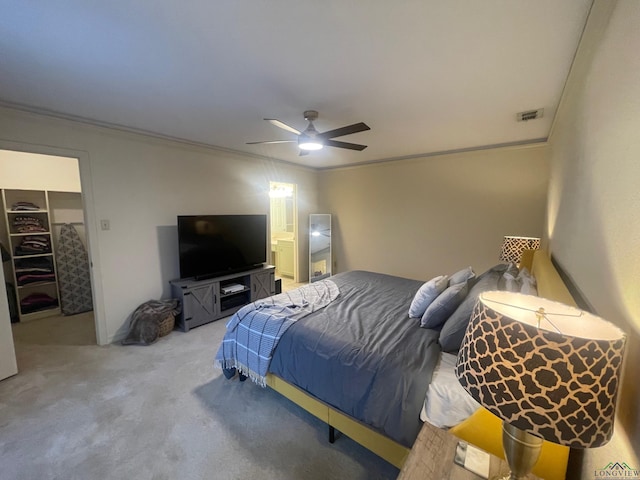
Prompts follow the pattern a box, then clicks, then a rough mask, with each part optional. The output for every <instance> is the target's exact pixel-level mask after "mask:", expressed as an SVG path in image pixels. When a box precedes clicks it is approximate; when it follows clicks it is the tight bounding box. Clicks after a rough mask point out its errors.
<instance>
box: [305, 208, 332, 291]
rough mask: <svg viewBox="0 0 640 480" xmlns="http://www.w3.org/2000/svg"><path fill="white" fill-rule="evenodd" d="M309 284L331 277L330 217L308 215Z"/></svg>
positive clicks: (325, 215)
mask: <svg viewBox="0 0 640 480" xmlns="http://www.w3.org/2000/svg"><path fill="white" fill-rule="evenodd" d="M309 225H310V229H309V282H317V281H318V280H322V279H324V278H327V277H330V276H331V215H330V214H318V213H312V214H311V215H309Z"/></svg>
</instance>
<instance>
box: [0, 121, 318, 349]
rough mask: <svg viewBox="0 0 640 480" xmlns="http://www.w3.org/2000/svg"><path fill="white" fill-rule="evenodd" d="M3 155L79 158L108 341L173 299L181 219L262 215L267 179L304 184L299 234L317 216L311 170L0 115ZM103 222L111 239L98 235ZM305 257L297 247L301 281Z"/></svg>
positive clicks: (305, 252)
mask: <svg viewBox="0 0 640 480" xmlns="http://www.w3.org/2000/svg"><path fill="white" fill-rule="evenodd" d="M0 148H4V149H11V148H13V149H18V150H26V151H36V152H38V153H53V154H56V155H59V156H77V157H79V158H80V174H81V179H82V191H83V195H84V197H85V207H86V209H87V233H88V239H89V247H90V252H91V256H92V260H93V268H94V272H95V275H94V278H96V279H98V284H97V285H96V295H97V296H98V298H96V313H97V314H98V316H99V317H101V318H102V319H103V326H102V327H103V328H102V331H100V329H99V332H98V335H99V336H100V338H101V340H102V341H112V340H114V339H118V338H120V337H121V336H122V335H123V334H124V333H126V327H127V319H128V317H129V315H130V314H131V312H132V311H133V310H134V309H135V308H136V307H137V306H138V305H139V304H141V303H143V302H145V301H147V300H149V299H150V298H162V297H168V296H169V294H170V291H169V284H168V282H169V280H170V279H172V278H176V277H177V276H178V256H177V230H176V216H177V215H179V214H199V213H213V214H215V213H265V214H266V213H268V211H269V197H268V191H269V181H270V180H273V181H281V182H288V183H295V184H297V185H298V187H299V205H298V208H299V214H300V218H301V219H302V221H301V224H300V229H302V231H304V232H306V229H307V227H308V221H306V220H305V219H307V218H308V214H309V213H310V212H311V211H315V210H316V209H317V207H316V177H315V172H314V171H312V170H309V169H305V168H301V167H294V166H291V165H289V164H285V163H282V162H277V161H269V160H264V159H259V158H254V157H249V156H244V155H238V154H233V153H228V152H224V151H220V150H213V149H205V148H201V147H195V146H190V145H187V144H182V143H177V142H173V141H167V140H162V139H156V138H152V137H148V136H141V135H136V134H132V133H126V132H120V131H116V130H110V129H105V128H100V127H94V126H89V125H83V124H80V123H76V122H71V121H66V120H60V119H54V118H51V117H45V116H41V115H34V114H30V113H25V112H18V111H15V110H10V109H0ZM101 219H107V220H109V221H110V224H111V229H110V230H108V231H102V230H100V229H99V220H101ZM302 238H306V233H305V234H304V235H303V237H302ZM307 255H308V249H307V246H306V242H301V247H300V258H301V259H303V261H301V262H300V275H301V277H302V278H306V277H307V276H308V271H307V269H308V266H307V265H308V264H307V262H306V260H305V259H306V258H307ZM98 326H99V327H100V325H98Z"/></svg>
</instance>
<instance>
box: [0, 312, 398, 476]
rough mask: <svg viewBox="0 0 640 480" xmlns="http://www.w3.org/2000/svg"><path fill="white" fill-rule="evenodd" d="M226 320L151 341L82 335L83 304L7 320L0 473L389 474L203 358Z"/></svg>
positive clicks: (367, 455) (86, 319) (86, 322)
mask: <svg viewBox="0 0 640 480" xmlns="http://www.w3.org/2000/svg"><path fill="white" fill-rule="evenodd" d="M224 324H225V320H224V319H223V320H221V321H218V322H214V323H211V324H208V325H204V326H201V327H198V328H196V329H193V330H191V331H190V332H189V333H182V332H177V331H174V332H172V333H171V334H169V335H168V336H167V337H164V338H162V339H160V340H159V341H158V342H157V343H155V344H154V345H152V346H148V347H142V346H126V347H124V346H120V345H110V346H106V347H98V346H95V345H93V344H94V342H95V340H94V336H93V335H94V334H93V326H92V325H93V320H92V318H91V316H90V315H89V316H87V315H86V314H81V315H75V316H72V317H57V318H54V319H42V320H36V321H32V322H28V323H24V324H16V325H14V338H15V341H16V350H17V356H18V367H19V369H20V373H19V374H18V375H17V376H14V377H12V378H9V379H6V380H3V381H2V382H0V478H2V479H3V480H10V479H11V480H12V479H25V480H26V479H29V480H32V479H39V480H44V479H54V478H55V479H65V480H66V479H83V480H86V479H100V480H103V479H127V480H129V479H136V480H144V479H153V480H161V479H186V480H189V479H225V480H226V479H260V480H270V479H274V480H276V479H277V480H283V479H311V480H313V479H394V478H396V476H397V474H398V470H397V469H396V468H395V467H393V466H392V465H390V464H388V463H386V462H385V461H384V460H382V459H380V458H379V457H377V456H376V455H374V454H372V453H371V452H369V451H367V450H366V449H364V448H363V447H361V446H359V445H357V444H356V443H355V442H353V441H351V440H350V439H349V438H346V437H344V436H340V437H338V439H337V441H336V443H335V444H333V445H331V444H329V443H328V441H327V427H326V425H324V424H323V423H322V422H320V421H319V420H317V419H316V418H315V417H313V416H311V415H309V414H308V413H306V412H305V411H304V410H302V409H300V408H299V407H297V406H296V405H294V404H292V403H291V402H289V401H288V400H286V399H284V398H283V397H281V396H280V395H278V394H277V393H275V392H273V391H271V390H270V389H262V388H260V387H258V386H256V385H254V384H253V383H251V381H246V382H244V383H240V382H238V381H237V380H234V381H227V380H226V379H225V378H224V377H223V376H222V375H221V372H220V371H218V370H215V369H214V368H213V366H212V359H213V357H214V355H215V351H216V349H217V347H218V345H219V343H220V341H221V339H222V335H223V333H224Z"/></svg>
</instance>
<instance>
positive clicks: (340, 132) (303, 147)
mask: <svg viewBox="0 0 640 480" xmlns="http://www.w3.org/2000/svg"><path fill="white" fill-rule="evenodd" d="M317 118H318V112H316V111H315V110H306V111H305V112H304V119H305V120H307V121H308V122H309V125H308V126H307V128H306V130H304V131H303V132H300V131H298V130H296V129H295V128H293V127H290V126H289V125H287V124H286V123H284V122H281V121H280V120H276V119H275V118H265V120H266V121H267V122H269V123H271V124H272V125H275V126H276V127H279V128H282V129H283V130H286V131H288V132H291V133H295V134H296V135H298V139H297V140H272V141H267V142H247V145H259V144H267V143H297V144H298V148H300V155H308V154H309V152H310V151H312V150H320V149H321V148H323V147H338V148H346V149H349V150H358V151H362V150H364V149H365V148H367V146H366V145H359V144H357V143H349V142H340V141H338V140H333V139H334V138H335V137H343V136H345V135H351V134H352V133H358V132H364V131H366V130H371V128H369V126H368V125H367V124H366V123H363V122H360V123H354V124H353V125H347V126H346V127H341V128H336V129H334V130H329V131H327V132H322V133H320V132H318V131H317V130H316V128H315V127H314V126H313V121H314V120H316V119H317Z"/></svg>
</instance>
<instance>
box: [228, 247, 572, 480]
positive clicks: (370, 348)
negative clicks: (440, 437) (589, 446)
mask: <svg viewBox="0 0 640 480" xmlns="http://www.w3.org/2000/svg"><path fill="white" fill-rule="evenodd" d="M521 267H526V268H528V270H529V271H531V272H532V273H533V276H534V277H535V278H536V280H537V289H538V292H539V294H540V295H542V296H546V297H548V298H552V299H555V300H558V301H562V302H563V303H569V304H573V299H572V298H571V295H570V294H569V293H568V291H567V289H566V287H565V286H564V284H563V283H562V281H561V279H560V277H559V275H558V274H557V272H556V271H555V268H554V267H553V265H552V264H551V261H550V260H549V258H548V256H547V255H546V253H545V252H543V251H537V252H536V253H535V255H534V254H533V252H530V253H528V254H527V255H525V257H524V259H523V262H522V265H521ZM505 269H506V266H501V265H498V266H496V267H494V268H492V269H489V270H487V271H486V272H484V273H482V274H481V275H479V276H477V277H476V278H472V279H471V280H468V281H467V280H464V282H465V284H466V285H465V287H464V288H465V289H466V290H465V289H463V288H460V290H463V293H462V294H460V295H462V300H461V301H460V302H459V303H458V304H456V306H455V307H453V311H451V310H446V309H444V310H443V312H440V314H445V313H446V316H447V318H446V319H445V323H444V326H442V325H437V328H421V327H420V320H419V319H418V320H416V319H413V318H409V315H408V309H409V305H410V304H412V300H413V299H414V297H415V296H416V293H417V292H418V291H419V290H420V289H421V286H423V285H424V284H425V282H422V281H415V280H409V279H404V278H399V277H393V276H388V275H383V274H376V273H371V272H361V271H356V272H345V273H343V274H338V275H335V276H333V277H331V279H330V280H326V281H323V282H334V284H335V286H336V287H337V289H338V290H339V296H338V298H336V299H331V300H329V301H327V302H326V303H325V304H323V305H322V307H321V308H318V309H314V311H312V312H309V313H305V314H304V315H301V316H300V318H299V319H297V321H295V322H292V323H291V324H290V325H288V326H287V329H286V331H284V333H282V334H281V337H280V338H279V343H278V344H277V347H276V348H275V349H274V350H273V354H272V358H271V359H270V363H269V365H268V371H266V372H265V373H264V376H263V377H261V378H262V379H263V382H262V383H264V384H266V385H268V386H269V387H271V388H272V389H274V390H275V391H277V392H279V393H280V394H282V395H284V396H285V397H287V398H288V399H290V400H291V401H293V402H294V403H296V404H298V405H299V406H301V407H302V408H304V409H305V410H307V411H308V412H310V413H311V414H313V415H315V416H316V417H318V418H319V419H321V420H322V421H324V422H325V423H326V424H327V425H328V426H329V437H330V441H333V440H334V432H335V430H338V431H340V432H342V433H343V434H344V435H346V436H348V437H350V438H352V439H353V440H355V441H356V442H358V443H360V444H361V445H363V446H364V447H365V448H368V449H369V450H371V451H373V452H374V453H376V454H378V455H379V456H381V457H382V458H384V459H385V460H387V461H388V462H390V463H392V464H393V465H395V466H397V467H398V468H401V467H402V465H403V463H404V461H405V459H406V457H407V455H408V453H409V450H410V448H411V446H412V444H413V441H414V440H415V438H416V437H417V435H418V432H419V431H420V428H421V427H422V421H421V420H420V413H421V411H422V410H423V408H424V404H425V393H426V392H427V390H428V388H429V384H430V382H431V379H432V375H433V372H434V370H435V368H436V366H437V365H438V363H439V358H440V355H441V352H442V350H449V351H450V352H451V351H452V348H454V347H455V341H454V342H453V343H452V342H451V338H453V337H456V336H458V337H460V340H461V336H462V335H463V334H464V328H465V326H466V324H461V325H459V324H456V325H455V329H454V330H452V328H453V327H451V328H449V330H448V333H447V335H449V337H448V336H446V335H445V334H444V332H445V331H447V327H450V325H449V323H448V322H450V321H452V319H453V318H454V317H456V315H457V318H460V317H461V315H462V316H464V315H467V313H466V312H467V311H468V310H469V309H470V308H472V306H473V304H475V298H477V295H478V294H479V293H480V292H481V291H485V290H490V289H496V288H504V283H500V284H499V282H504V278H505V277H504V276H503V274H504V273H505ZM460 273H462V271H461V272H457V273H456V274H460ZM318 283H320V282H315V283H313V284H312V285H315V286H317V285H318ZM447 290H449V289H447ZM460 295H458V296H460ZM465 302H466V303H465ZM298 303H304V302H298ZM469 313H470V312H469ZM230 323H231V322H230ZM458 323H459V322H458ZM456 329H457V330H456ZM460 332H462V333H460ZM225 338H226V337H225ZM223 345H224V342H223ZM452 345H453V346H454V347H452ZM220 350H222V347H221V348H220ZM453 353H455V352H453ZM227 366H228V365H227ZM252 378H253V377H252ZM254 380H255V378H254ZM259 383H260V382H259ZM450 432H451V433H453V434H454V435H456V436H458V437H460V438H462V439H464V440H466V441H468V442H470V443H472V444H474V445H476V446H478V447H479V448H481V449H483V450H486V451H488V452H490V453H493V454H495V455H498V456H503V455H502V445H501V426H500V421H499V420H498V419H497V417H495V416H493V415H492V414H490V413H489V412H487V411H486V410H484V409H481V408H480V409H478V410H477V411H476V412H475V413H473V414H472V415H471V416H470V417H469V418H467V419H466V420H464V421H462V422H461V423H459V424H457V425H455V426H454V427H452V428H451V429H450ZM567 459H568V449H566V448H565V447H560V446H557V445H554V444H548V443H547V442H545V446H544V447H543V452H542V454H541V457H540V460H539V462H538V464H537V465H536V470H534V473H536V474H537V475H539V476H541V477H544V478H551V479H556V478H557V479H561V478H564V475H565V471H566V465H567Z"/></svg>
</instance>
